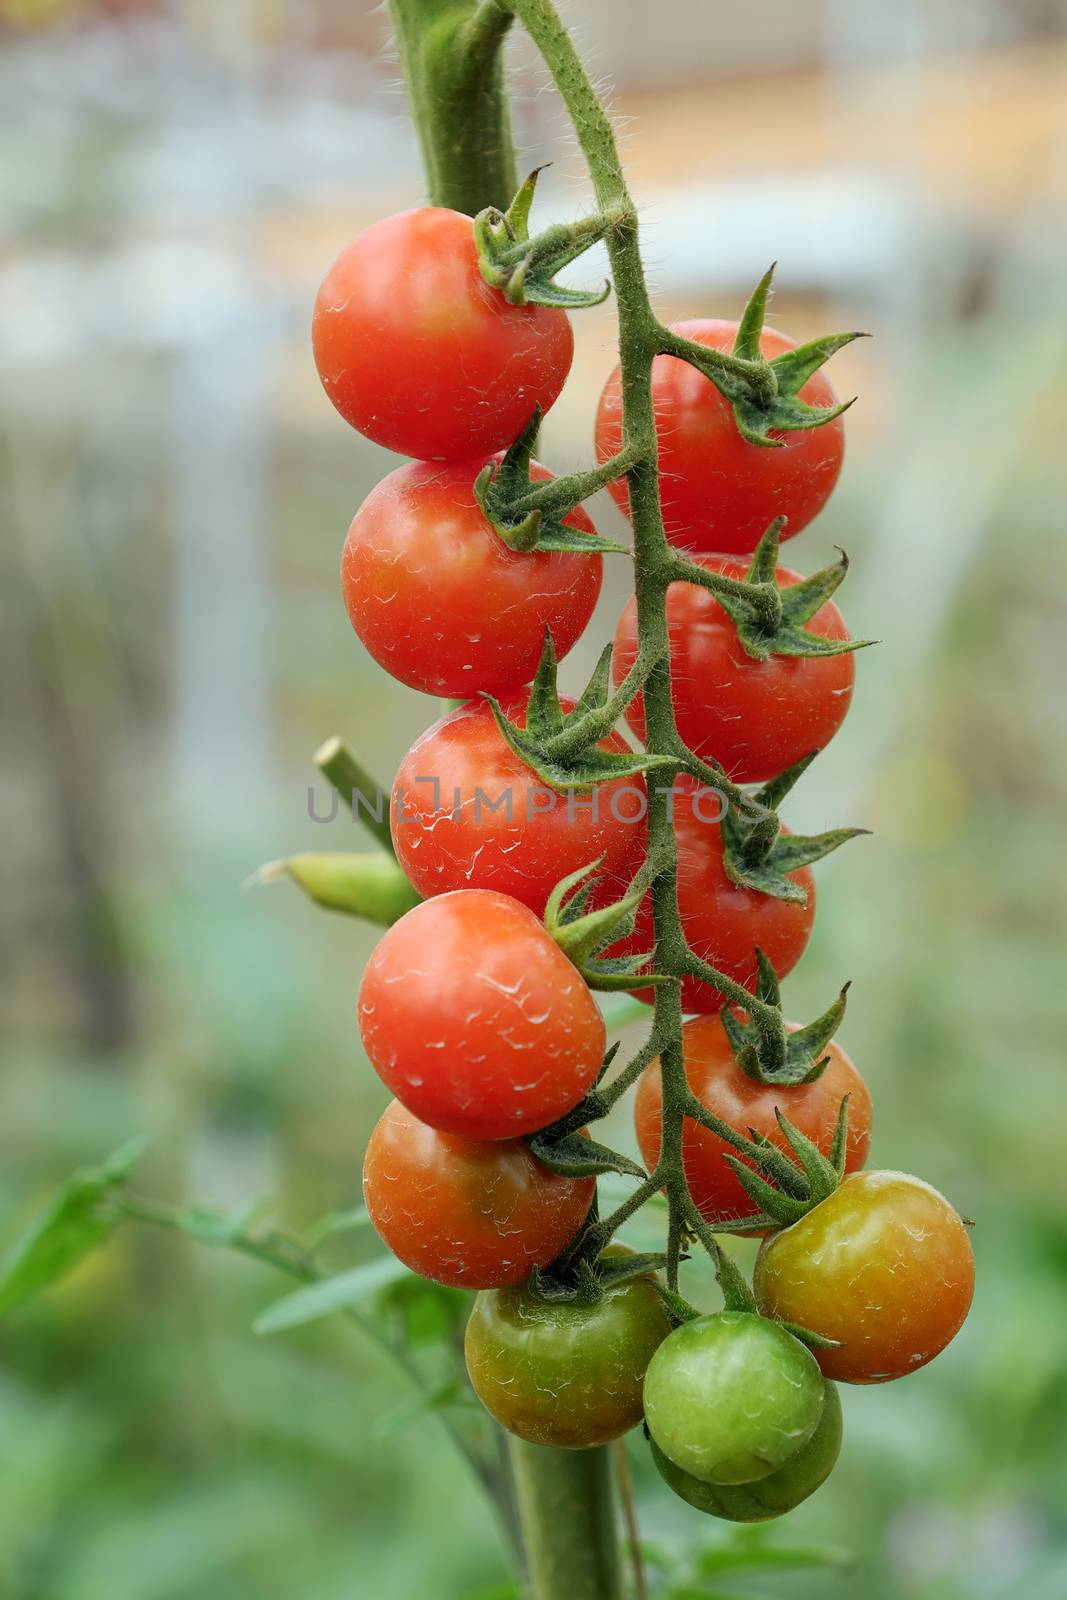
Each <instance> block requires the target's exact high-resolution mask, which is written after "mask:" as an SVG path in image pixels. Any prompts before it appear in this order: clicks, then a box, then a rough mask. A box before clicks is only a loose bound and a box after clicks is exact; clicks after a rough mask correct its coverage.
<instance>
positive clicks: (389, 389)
mask: <svg viewBox="0 0 1067 1600" xmlns="http://www.w3.org/2000/svg"><path fill="white" fill-rule="evenodd" d="M311 336H312V347H313V349H314V354H315V365H316V366H317V367H318V371H319V377H320V378H321V379H322V386H323V388H324V389H325V390H326V393H327V394H328V395H329V397H330V399H331V400H332V401H333V404H334V405H335V406H336V407H337V410H338V411H339V412H340V413H341V415H342V417H344V419H345V421H346V422H349V423H351V425H352V426H353V428H357V429H358V430H359V432H360V433H362V434H365V435H366V437H367V438H368V439H373V440H374V441H375V443H376V444H382V445H385V446H386V447H387V448H388V449H390V450H396V451H398V452H399V453H400V454H401V455H406V456H417V457H420V458H421V459H423V460H441V461H456V460H460V459H462V458H464V457H467V456H473V455H482V454H484V455H490V454H492V452H493V451H494V450H499V449H501V448H503V447H504V446H506V445H509V444H511V443H512V441H513V440H514V439H517V438H518V436H519V434H520V433H521V432H522V430H523V429H524V428H525V426H526V424H527V423H528V422H529V420H530V418H531V417H532V416H533V413H534V408H535V407H536V406H540V408H541V410H542V412H544V411H547V410H548V409H549V407H550V406H551V405H552V403H553V402H554V400H555V399H556V397H557V395H558V394H559V392H560V390H561V389H562V387H563V383H564V380H565V378H566V376H567V373H568V371H569V370H570V364H571V357H572V355H573V353H574V336H573V334H572V332H571V326H570V322H569V321H568V319H567V316H566V313H565V312H562V311H559V310H556V309H555V308H553V307H546V306H536V305H526V306H513V305H509V304H508V302H507V300H505V298H504V296H503V294H501V292H500V290H499V289H494V288H491V287H490V285H489V284H487V283H486V282H485V280H484V279H483V277H482V275H481V272H480V271H479V269H478V252H477V247H476V245H475V242H474V228H473V224H472V222H471V219H470V218H469V217H465V216H463V215H462V214H461V213H460V212H458V211H449V210H446V209H444V208H443V207H440V206H424V207H422V208H420V209H419V210H415V211H402V212H400V213H399V214H398V215H397V216H394V217H386V218H384V219H383V220H382V221H381V222H376V223H375V224H374V225H373V226H372V227H370V228H368V229H367V230H366V231H365V232H364V233H361V234H360V235H359V236H358V237H357V238H355V239H353V240H352V242H351V243H350V244H349V245H346V247H345V249H344V250H342V252H341V254H340V255H339V256H338V258H337V260H336V261H335V262H334V264H333V266H332V267H331V268H330V270H329V272H327V274H326V277H325V278H324V279H323V282H322V286H321V288H320V289H319V292H318V297H317V299H316V301H315V312H314V316H313V318H312V328H311Z"/></svg>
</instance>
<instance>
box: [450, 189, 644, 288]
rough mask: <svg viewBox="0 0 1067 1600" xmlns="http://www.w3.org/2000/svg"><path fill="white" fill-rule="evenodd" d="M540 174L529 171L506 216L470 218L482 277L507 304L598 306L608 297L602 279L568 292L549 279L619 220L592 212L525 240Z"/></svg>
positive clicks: (495, 212) (492, 211)
mask: <svg viewBox="0 0 1067 1600" xmlns="http://www.w3.org/2000/svg"><path fill="white" fill-rule="evenodd" d="M546 164H547V163H546ZM544 170H545V169H544V167H535V168H534V170H533V171H532V172H531V173H530V175H529V177H528V178H527V179H526V181H525V182H524V183H523V185H522V187H521V188H520V189H519V192H518V193H517V194H516V196H515V198H514V199H513V200H512V202H511V204H510V205H509V206H508V208H507V210H506V211H501V210H500V209H499V208H498V207H497V206H486V208H485V210H484V211H479V213H478V215H477V216H476V217H475V219H474V239H475V243H476V244H477V246H478V266H479V269H480V271H481V274H482V277H483V278H484V279H485V281H486V283H488V284H489V285H490V287H492V288H494V289H499V290H500V292H501V294H502V295H503V296H504V298H505V300H507V302H508V304H509V305H513V306H526V305H537V306H554V307H556V308H557V309H559V310H564V311H578V310H580V309H582V307H584V306H598V305H600V304H601V303H602V302H603V301H604V300H606V299H607V297H608V295H609V294H610V293H611V284H610V282H608V281H607V280H605V282H604V284H603V286H602V287H601V288H599V289H568V288H566V287H565V286H564V285H563V284H560V283H555V282H554V281H553V280H554V278H555V276H556V273H557V272H561V271H562V270H563V268H564V267H567V266H569V265H570V263H571V262H572V261H577V259H578V257H579V256H581V255H584V254H585V252H586V251H587V250H588V249H589V248H590V246H591V245H594V244H596V243H597V241H598V240H599V239H602V238H603V237H604V235H605V233H607V232H608V230H609V229H610V228H612V227H614V226H615V225H616V223H617V222H618V220H619V219H618V218H617V217H614V216H611V215H609V214H607V213H602V212H597V213H594V215H593V216H590V217H583V218H582V219H581V221H579V222H573V223H566V222H560V223H555V224H554V225H553V226H552V227H550V228H546V229H545V230H544V231H543V232H542V233H539V234H535V236H534V237H533V238H532V239H531V237H530V208H531V206H532V205H533V198H534V192H535V190H536V188H537V179H538V177H539V176H540V174H541V173H542V172H543V171H544Z"/></svg>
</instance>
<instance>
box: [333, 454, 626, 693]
mask: <svg viewBox="0 0 1067 1600" xmlns="http://www.w3.org/2000/svg"><path fill="white" fill-rule="evenodd" d="M482 465H483V463H482V461H481V460H478V459H475V460H473V461H466V462H463V463H460V464H458V465H453V466H439V465H434V464H431V463H429V462H422V461H420V462H412V463H411V464H410V465H408V466H404V467H398V468H397V470H396V471H395V472H391V473H390V474H389V476H388V477H387V478H384V479H383V480H382V482H381V483H380V484H379V485H378V487H377V488H376V489H373V490H372V491H371V493H370V494H369V495H368V497H367V499H366V500H365V501H364V502H363V504H362V506H360V508H359V510H358V511H357V512H356V515H355V518H354V520H353V522H352V526H351V527H350V528H349V530H348V538H347V539H346V540H345V548H344V555H343V556H342V558H341V587H342V591H343V593H344V600H345V606H346V608H347V610H348V615H349V619H350V621H351V623H352V626H353V627H354V628H355V630H356V632H357V633H358V634H359V637H360V638H361V639H362V640H363V643H364V644H365V645H366V647H367V649H368V650H369V651H370V653H371V655H372V656H373V657H374V659H375V661H377V662H378V663H379V665H380V666H383V667H384V668H385V670H386V671H387V672H390V673H391V674H392V675H393V677H394V678H399V679H400V681H401V683H406V684H407V685H408V686H409V687H410V688H412V689H421V690H422V691H423V693H424V694H435V695H446V696H453V697H459V696H464V695H469V694H472V693H473V692H474V691H476V690H478V689H486V690H488V691H489V693H491V694H494V695H502V694H507V693H509V692H510V691H511V690H514V689H518V688H519V687H520V685H522V684H524V683H529V681H530V679H531V678H532V677H533V675H534V673H535V672H536V671H537V663H538V661H539V660H540V658H541V651H542V648H543V647H544V642H545V631H546V629H547V630H549V631H550V632H551V634H552V638H553V640H554V642H555V646H556V654H557V656H561V657H562V656H565V655H566V654H567V651H568V650H569V649H570V648H571V646H572V645H573V644H574V643H575V641H576V640H577V639H578V638H579V636H580V635H581V633H582V632H583V630H584V628H585V625H586V623H587V622H588V621H589V618H590V617H591V616H592V614H593V608H594V606H595V605H596V602H597V596H598V595H599V593H600V580H601V576H602V560H601V557H600V556H598V555H581V554H573V555H572V554H571V553H569V552H568V551H562V550H552V551H536V550H525V551H523V550H512V549H511V548H510V546H509V545H507V544H505V542H504V540H503V539H502V538H501V537H500V535H499V534H498V533H497V532H496V530H495V529H494V528H493V526H492V524H491V523H490V522H489V521H488V520H487V519H486V517H485V514H484V513H483V511H482V509H481V507H480V506H479V505H478V502H477V500H476V499H475V497H474V480H475V478H476V477H477V475H478V472H479V470H480V468H481V466H482ZM530 470H531V477H532V478H533V479H534V481H535V482H539V483H542V482H545V481H546V480H548V479H549V478H551V476H552V474H551V473H550V472H546V471H545V469H544V467H541V466H538V465H537V464H536V463H532V464H531V469H530ZM567 521H568V523H569V524H570V525H571V526H573V527H576V528H580V529H582V531H583V532H585V533H589V534H593V533H595V532H596V529H595V528H594V527H593V524H592V523H591V522H590V521H589V518H588V517H587V516H586V514H585V512H584V511H583V510H582V509H581V507H580V506H579V507H576V508H575V510H574V511H572V512H571V514H570V516H569V517H568V518H567Z"/></svg>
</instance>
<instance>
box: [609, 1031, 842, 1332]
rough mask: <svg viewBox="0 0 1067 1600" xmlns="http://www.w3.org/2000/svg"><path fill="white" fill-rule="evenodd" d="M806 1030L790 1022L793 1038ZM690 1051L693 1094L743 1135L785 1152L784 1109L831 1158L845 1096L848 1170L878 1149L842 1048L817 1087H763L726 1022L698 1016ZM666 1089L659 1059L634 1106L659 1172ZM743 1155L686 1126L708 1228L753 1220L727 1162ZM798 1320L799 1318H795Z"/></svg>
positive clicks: (832, 1046) (832, 1054) (693, 1182)
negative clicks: (743, 1063)
mask: <svg viewBox="0 0 1067 1600" xmlns="http://www.w3.org/2000/svg"><path fill="white" fill-rule="evenodd" d="M799 1026H800V1024H799V1023H796V1022H787V1023H786V1027H787V1028H788V1029H789V1030H790V1032H795V1031H796V1029H797V1028H798V1027H799ZM682 1051H683V1054H684V1058H685V1075H686V1078H687V1079H688V1080H689V1087H690V1089H692V1091H693V1093H694V1094H695V1095H696V1097H697V1099H698V1100H699V1101H700V1103H701V1105H703V1106H706V1107H707V1109H708V1110H709V1111H711V1112H713V1113H714V1114H715V1116H717V1117H718V1118H720V1120H721V1121H723V1122H725V1123H727V1124H728V1125H729V1126H730V1127H731V1128H736V1129H737V1131H738V1132H739V1133H742V1134H744V1133H747V1132H748V1130H749V1129H750V1128H755V1129H756V1131H757V1132H758V1133H762V1134H764V1135H765V1136H766V1137H767V1138H768V1139H770V1140H771V1141H772V1143H774V1144H776V1145H777V1146H778V1148H779V1149H780V1150H785V1151H788V1148H789V1146H788V1143H787V1141H786V1138H785V1135H784V1134H783V1133H782V1130H781V1128H780V1127H779V1126H778V1121H777V1118H776V1117H775V1114H774V1113H775V1108H776V1107H777V1108H778V1109H780V1110H781V1111H782V1112H783V1114H784V1115H785V1116H787V1117H788V1118H789V1120H790V1122H791V1123H792V1124H793V1125H794V1127H797V1128H799V1129H800V1131H801V1133H803V1134H805V1135H806V1136H807V1137H808V1138H809V1139H810V1140H812V1142H813V1143H814V1144H816V1145H818V1147H819V1149H820V1150H821V1151H822V1152H823V1154H824V1155H828V1154H829V1151H830V1146H831V1145H832V1143H833V1137H834V1129H835V1127H836V1125H837V1115H838V1111H839V1109H840V1105H841V1098H842V1096H843V1095H846V1094H847V1095H848V1096H849V1103H848V1145H847V1148H846V1153H845V1167H846V1171H848V1172H855V1171H856V1170H857V1169H858V1168H860V1167H862V1166H863V1163H864V1162H865V1161H866V1159H867V1151H868V1149H869V1148H870V1143H871V1096H870V1091H869V1090H868V1088H867V1085H866V1084H865V1083H864V1081H863V1079H862V1078H861V1077H860V1075H859V1073H858V1072H857V1071H856V1068H855V1066H854V1065H853V1063H852V1061H851V1060H850V1059H849V1057H848V1056H847V1055H846V1054H845V1052H844V1050H842V1048H841V1046H840V1045H839V1044H837V1043H835V1042H834V1041H833V1040H831V1041H830V1043H829V1044H828V1045H827V1046H826V1050H825V1054H826V1055H827V1056H828V1057H829V1061H828V1063H827V1065H826V1067H825V1069H824V1071H823V1074H822V1076H821V1077H820V1078H817V1079H816V1080H815V1081H814V1083H798V1084H792V1085H789V1084H774V1083H757V1082H756V1081H755V1080H754V1079H752V1078H749V1077H747V1076H746V1074H745V1073H744V1072H743V1071H742V1069H741V1068H740V1067H739V1066H738V1064H737V1058H736V1057H735V1055H734V1053H733V1050H732V1049H731V1047H730V1041H729V1039H728V1038H727V1037H726V1033H725V1031H724V1029H723V1025H722V1021H721V1020H720V1018H719V1017H718V1016H706V1017H694V1018H693V1019H692V1021H690V1022H687V1023H686V1024H685V1027H684V1028H683V1029H682ZM662 1107H663V1084H662V1081H661V1079H660V1069H659V1060H658V1058H657V1059H656V1060H655V1061H653V1062H651V1064H650V1065H649V1066H648V1067H646V1068H645V1071H644V1073H643V1074H642V1076H641V1080H640V1082H639V1083H638V1086H637V1096H636V1098H635V1101H634V1127H635V1128H636V1131H637V1142H638V1144H639V1145H640V1147H641V1155H642V1157H643V1159H644V1163H645V1166H646V1167H647V1168H648V1170H649V1171H650V1172H651V1171H652V1170H653V1168H654V1167H655V1165H656V1162H657V1161H658V1160H659V1151H660V1116H661V1112H662ZM735 1154H736V1151H734V1150H732V1149H731V1147H730V1146H729V1145H728V1144H726V1143H725V1142H724V1141H723V1140H722V1139H720V1138H719V1136H718V1135H717V1134H715V1133H712V1131H711V1129H710V1128H704V1127H702V1126H701V1125H700V1123H698V1122H693V1121H692V1120H691V1119H688V1118H687V1119H686V1121H685V1124H684V1126H683V1131H682V1161H683V1163H684V1165H685V1175H686V1179H687V1181H688V1183H689V1192H690V1194H691V1195H692V1197H693V1200H694V1203H695V1204H696V1207H697V1210H698V1211H699V1212H700V1214H701V1216H702V1217H703V1218H704V1219H705V1221H706V1222H711V1223H716V1222H725V1221H731V1220H734V1219H736V1218H738V1217H747V1216H751V1215H752V1213H753V1211H755V1209H756V1207H755V1206H754V1205H753V1203H752V1201H751V1200H750V1199H749V1197H748V1195H747V1194H746V1193H745V1191H744V1189H743V1188H742V1186H741V1180H740V1179H739V1178H738V1176H737V1174H736V1173H735V1172H734V1170H733V1168H732V1167H730V1166H728V1165H727V1163H726V1159H725V1158H726V1156H727V1155H735ZM788 1320H795V1319H788Z"/></svg>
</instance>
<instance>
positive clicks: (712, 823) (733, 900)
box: [416, 777, 815, 1012]
mask: <svg viewBox="0 0 1067 1600" xmlns="http://www.w3.org/2000/svg"><path fill="white" fill-rule="evenodd" d="M673 806H674V833H675V838H676V839H677V841H678V908H679V910H680V912H681V916H682V928H683V931H684V933H685V936H686V939H687V940H688V943H689V948H690V949H691V950H692V951H693V953H694V955H697V956H699V957H700V958H701V960H703V961H707V962H709V963H710V964H711V966H713V967H716V968H718V970H719V971H720V972H724V973H726V975H727V977H730V978H733V980H734V982H735V983H743V984H744V985H745V987H746V988H747V989H752V990H754V989H755V987H756V977H757V975H758V971H759V969H758V966H757V963H756V949H757V947H758V948H759V949H760V950H762V951H763V953H764V955H765V956H767V958H768V959H769V961H770V963H771V965H772V966H773V968H774V970H775V972H776V973H777V974H778V976H779V977H780V978H784V977H785V975H786V973H787V972H791V971H792V970H793V968H794V967H795V966H796V964H797V962H798V961H799V960H800V958H801V956H802V955H803V954H804V949H805V947H806V945H807V942H808V940H809V938H810V937H811V928H812V923H813V922H814V920H815V880H814V878H813V877H812V875H811V870H810V868H808V867H801V868H800V870H799V871H797V872H791V873H790V874H789V879H790V882H792V883H795V884H797V885H798V886H799V887H800V888H801V889H803V890H804V891H805V893H806V894H807V897H808V898H807V904H806V905H800V904H798V903H797V902H795V901H789V900H776V899H775V898H774V896H773V895H769V894H763V893H761V891H760V890H758V889H741V888H739V887H738V886H737V884H736V883H733V882H732V881H731V880H730V878H728V877H727V875H726V867H725V864H724V862H723V850H722V834H721V832H720V829H719V822H718V818H719V816H720V814H721V811H722V809H723V807H724V806H725V801H723V800H721V799H720V797H719V796H718V794H717V793H716V791H715V790H713V789H705V788H704V787H702V786H701V785H700V784H698V783H696V782H695V781H694V780H693V779H691V778H686V777H682V778H679V779H678V780H677V782H676V784H675V787H674V800H673ZM782 832H783V833H788V832H789V829H788V828H783V829H782ZM416 887H417V885H416ZM651 948H652V910H651V906H650V904H649V902H648V900H647V899H646V900H644V901H643V902H642V905H641V908H640V910H639V911H638V914H637V924H636V926H635V928H634V932H633V934H632V935H631V936H630V938H629V939H627V940H625V941H620V943H619V944H617V945H615V946H613V947H612V950H611V952H610V953H611V954H612V955H624V954H626V953H628V952H637V951H639V950H651ZM634 992H635V994H637V996H638V998H639V999H641V1000H644V1001H646V1002H647V1003H648V1004H649V1005H651V1004H652V1003H653V1001H654V999H655V990H654V989H652V988H645V989H635V991H634ZM722 1006H723V996H722V995H721V994H720V993H719V991H718V990H717V989H713V988H712V987H711V985H710V984H707V983H704V982H702V981H701V980H700V979H698V978H683V980H682V1010H683V1011H704V1012H707V1011H712V1012H718V1011H720V1010H721V1009H722Z"/></svg>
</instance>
